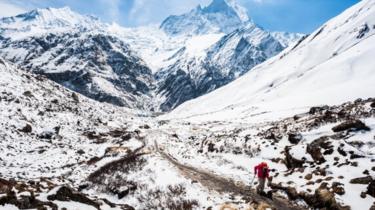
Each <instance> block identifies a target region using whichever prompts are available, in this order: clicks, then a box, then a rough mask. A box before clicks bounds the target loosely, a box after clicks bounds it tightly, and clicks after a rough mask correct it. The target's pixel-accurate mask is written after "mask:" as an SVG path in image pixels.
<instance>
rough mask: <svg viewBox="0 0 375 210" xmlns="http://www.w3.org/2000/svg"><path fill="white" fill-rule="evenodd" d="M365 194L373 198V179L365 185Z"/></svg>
mask: <svg viewBox="0 0 375 210" xmlns="http://www.w3.org/2000/svg"><path fill="white" fill-rule="evenodd" d="M367 194H369V195H370V196H372V197H374V198H375V180H372V181H371V182H370V184H369V185H368V186H367Z"/></svg>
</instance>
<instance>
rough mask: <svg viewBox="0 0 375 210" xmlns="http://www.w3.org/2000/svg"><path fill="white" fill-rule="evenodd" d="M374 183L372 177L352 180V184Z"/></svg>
mask: <svg viewBox="0 0 375 210" xmlns="http://www.w3.org/2000/svg"><path fill="white" fill-rule="evenodd" d="M372 181H373V179H372V177H371V176H365V177H359V178H354V179H352V180H350V183H351V184H370V183H371V182H372Z"/></svg>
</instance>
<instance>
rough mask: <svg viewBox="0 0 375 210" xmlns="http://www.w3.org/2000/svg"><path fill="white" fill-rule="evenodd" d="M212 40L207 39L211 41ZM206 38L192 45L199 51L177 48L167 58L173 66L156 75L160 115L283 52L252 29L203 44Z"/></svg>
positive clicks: (270, 38) (271, 39) (268, 37)
mask: <svg viewBox="0 0 375 210" xmlns="http://www.w3.org/2000/svg"><path fill="white" fill-rule="evenodd" d="M212 36H213V35H210V36H209V39H211V40H214V38H213V37H212ZM206 38H207V35H206V36H200V40H203V41H198V40H196V41H195V42H194V44H193V45H198V46H200V47H202V48H203V49H202V48H200V49H199V50H198V51H193V50H192V49H191V48H193V49H194V47H191V46H189V45H188V46H187V47H183V48H181V50H180V51H178V52H177V53H176V54H175V55H174V56H173V57H171V58H170V59H171V60H174V63H173V64H171V65H170V66H168V67H166V68H164V69H162V70H161V71H159V72H157V73H156V75H157V77H156V79H157V81H158V82H159V85H158V94H159V97H161V98H164V99H163V101H164V102H163V103H162V105H161V107H160V108H161V110H162V111H168V110H170V109H173V108H175V107H176V106H178V105H179V104H181V103H183V102H185V101H187V100H190V99H193V98H196V97H198V96H201V95H204V94H206V93H208V92H210V91H213V90H215V89H217V88H219V87H221V86H223V85H226V84H228V83H229V82H231V81H233V80H234V79H236V78H238V77H239V76H242V75H243V74H244V73H246V72H248V71H249V70H250V69H251V68H252V67H254V66H256V65H257V64H260V63H262V62H264V61H265V60H267V59H268V58H270V57H272V56H274V55H276V54H277V53H279V52H280V51H282V50H283V49H284V47H283V46H282V45H281V44H280V43H279V42H278V41H277V40H276V39H275V38H274V37H273V36H272V35H271V34H270V33H268V32H266V31H264V30H263V29H261V28H259V27H257V26H256V25H247V26H244V27H242V28H239V29H237V30H235V31H233V32H232V33H229V34H228V35H225V36H224V37H222V38H220V39H219V40H218V41H217V42H215V43H214V44H212V43H210V42H207V41H204V40H205V39H206ZM217 38H219V36H217V37H216V39H217ZM203 42H204V43H206V48H205V47H204V46H205V45H204V44H201V43H203ZM210 44H212V45H210ZM207 45H208V46H207ZM192 51H193V52H192Z"/></svg>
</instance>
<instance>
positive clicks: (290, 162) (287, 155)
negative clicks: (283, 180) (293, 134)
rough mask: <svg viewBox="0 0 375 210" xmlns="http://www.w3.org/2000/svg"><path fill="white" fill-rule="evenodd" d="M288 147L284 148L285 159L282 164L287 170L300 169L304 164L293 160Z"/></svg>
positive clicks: (302, 161)
mask: <svg viewBox="0 0 375 210" xmlns="http://www.w3.org/2000/svg"><path fill="white" fill-rule="evenodd" d="M289 151H290V147H285V149H284V153H285V159H284V163H285V165H286V167H287V168H288V169H293V168H301V167H302V166H303V164H304V163H305V161H304V160H298V159H296V158H294V157H293V156H292V155H291V154H290V153H289Z"/></svg>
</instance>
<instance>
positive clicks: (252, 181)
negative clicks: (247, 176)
mask: <svg viewBox="0 0 375 210" xmlns="http://www.w3.org/2000/svg"><path fill="white" fill-rule="evenodd" d="M255 177H256V174H254V177H253V180H251V183H250V188H251V186H253V183H254V180H255Z"/></svg>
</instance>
